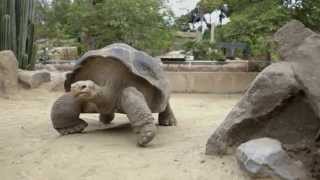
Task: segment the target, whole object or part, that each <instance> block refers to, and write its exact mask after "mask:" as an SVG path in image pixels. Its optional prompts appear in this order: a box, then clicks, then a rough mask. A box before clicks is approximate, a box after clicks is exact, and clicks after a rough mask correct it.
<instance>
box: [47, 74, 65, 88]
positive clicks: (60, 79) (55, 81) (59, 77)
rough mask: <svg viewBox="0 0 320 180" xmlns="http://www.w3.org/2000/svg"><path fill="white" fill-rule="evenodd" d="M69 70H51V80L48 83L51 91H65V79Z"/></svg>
mask: <svg viewBox="0 0 320 180" xmlns="http://www.w3.org/2000/svg"><path fill="white" fill-rule="evenodd" d="M67 73H68V72H59V71H56V72H51V82H50V83H49V85H48V90H49V91H53V92H55V91H62V92H64V91H65V90H64V81H65V80H66V74H67Z"/></svg>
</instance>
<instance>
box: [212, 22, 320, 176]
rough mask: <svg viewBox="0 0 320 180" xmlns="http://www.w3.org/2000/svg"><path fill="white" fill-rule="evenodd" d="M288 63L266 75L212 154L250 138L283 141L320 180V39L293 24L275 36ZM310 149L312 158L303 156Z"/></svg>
mask: <svg viewBox="0 0 320 180" xmlns="http://www.w3.org/2000/svg"><path fill="white" fill-rule="evenodd" d="M275 40H276V41H278V43H279V45H280V48H279V49H280V54H281V57H282V58H283V60H284V62H281V63H276V64H273V65H271V66H269V67H268V68H266V69H265V70H264V71H262V72H261V73H260V74H259V75H258V76H257V78H256V79H255V81H254V82H253V83H252V85H251V87H250V88H249V89H248V90H247V92H246V93H245V95H244V96H243V97H242V98H241V100H240V102H239V103H238V104H237V105H236V106H235V107H234V108H233V110H232V111H231V112H230V113H229V115H228V116H227V117H226V119H225V121H224V122H223V123H222V124H221V125H220V127H218V129H217V130H216V131H215V132H214V133H213V135H212V136H211V137H210V139H209V140H208V143H207V149H206V153H207V154H226V153H227V152H228V149H230V150H234V148H235V147H236V146H237V145H239V144H241V143H243V142H246V141H248V140H251V139H254V138H259V137H271V138H274V139H278V140H280V141H281V142H282V143H283V144H284V146H286V147H288V148H287V151H289V152H292V153H291V156H293V157H295V158H296V159H298V160H301V161H302V162H303V163H304V164H305V165H306V166H307V168H309V170H310V171H311V172H312V174H313V176H314V177H316V176H317V174H319V170H314V166H316V165H315V163H314V162H313V160H314V158H313V156H312V155H311V154H314V153H315V151H317V149H318V148H316V147H317V144H318V142H317V141H319V140H320V137H319V128H320V120H319V118H320V70H319V69H320V35H319V34H316V33H314V32H312V31H311V30H309V29H307V28H305V27H304V25H303V24H301V23H300V22H298V21H292V22H290V23H288V24H287V25H285V26H284V27H283V28H281V29H280V30H279V31H278V32H277V33H276V34H275ZM302 145H304V146H305V147H307V152H309V154H305V155H301V153H302V152H303V151H304V149H303V148H302V149H301V148H300V147H301V146H302Z"/></svg>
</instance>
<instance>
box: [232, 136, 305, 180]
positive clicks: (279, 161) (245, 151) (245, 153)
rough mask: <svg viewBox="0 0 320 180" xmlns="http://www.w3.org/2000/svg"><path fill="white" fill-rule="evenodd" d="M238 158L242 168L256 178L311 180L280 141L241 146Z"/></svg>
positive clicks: (268, 139) (266, 141)
mask: <svg viewBox="0 0 320 180" xmlns="http://www.w3.org/2000/svg"><path fill="white" fill-rule="evenodd" d="M236 157H237V160H238V163H239V165H240V168H241V169H242V170H244V171H246V172H247V173H249V174H250V175H251V176H253V177H256V178H267V177H272V178H278V179H282V180H308V179H311V178H310V177H309V176H308V173H307V172H306V170H305V168H304V167H303V165H302V164H301V162H297V161H295V160H293V159H291V158H290V157H289V155H288V154H287V153H286V152H285V151H284V150H283V149H282V146H281V143H280V142H279V141H278V140H274V139H270V138H261V139H255V140H251V141H249V142H246V143H244V144H241V145H240V146H239V147H238V149H237V152H236Z"/></svg>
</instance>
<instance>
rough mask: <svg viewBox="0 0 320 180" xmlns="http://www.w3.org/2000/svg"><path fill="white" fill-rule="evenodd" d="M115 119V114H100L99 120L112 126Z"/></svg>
mask: <svg viewBox="0 0 320 180" xmlns="http://www.w3.org/2000/svg"><path fill="white" fill-rule="evenodd" d="M113 119H114V113H111V114H100V115H99V120H100V122H102V123H103V124H110V123H111V121H112V120H113Z"/></svg>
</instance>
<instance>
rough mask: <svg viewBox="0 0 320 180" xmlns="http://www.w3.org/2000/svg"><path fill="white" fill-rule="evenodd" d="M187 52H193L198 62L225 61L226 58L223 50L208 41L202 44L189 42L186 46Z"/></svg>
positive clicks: (201, 42)
mask: <svg viewBox="0 0 320 180" xmlns="http://www.w3.org/2000/svg"><path fill="white" fill-rule="evenodd" d="M184 47H185V49H186V51H191V52H192V54H193V56H194V58H195V59H196V60H217V61H224V60H225V59H226V58H225V56H224V54H223V52H222V50H221V49H218V48H216V46H215V44H211V43H210V42H209V41H208V40H203V41H200V42H197V41H189V42H187V43H186V44H185V45H184Z"/></svg>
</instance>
